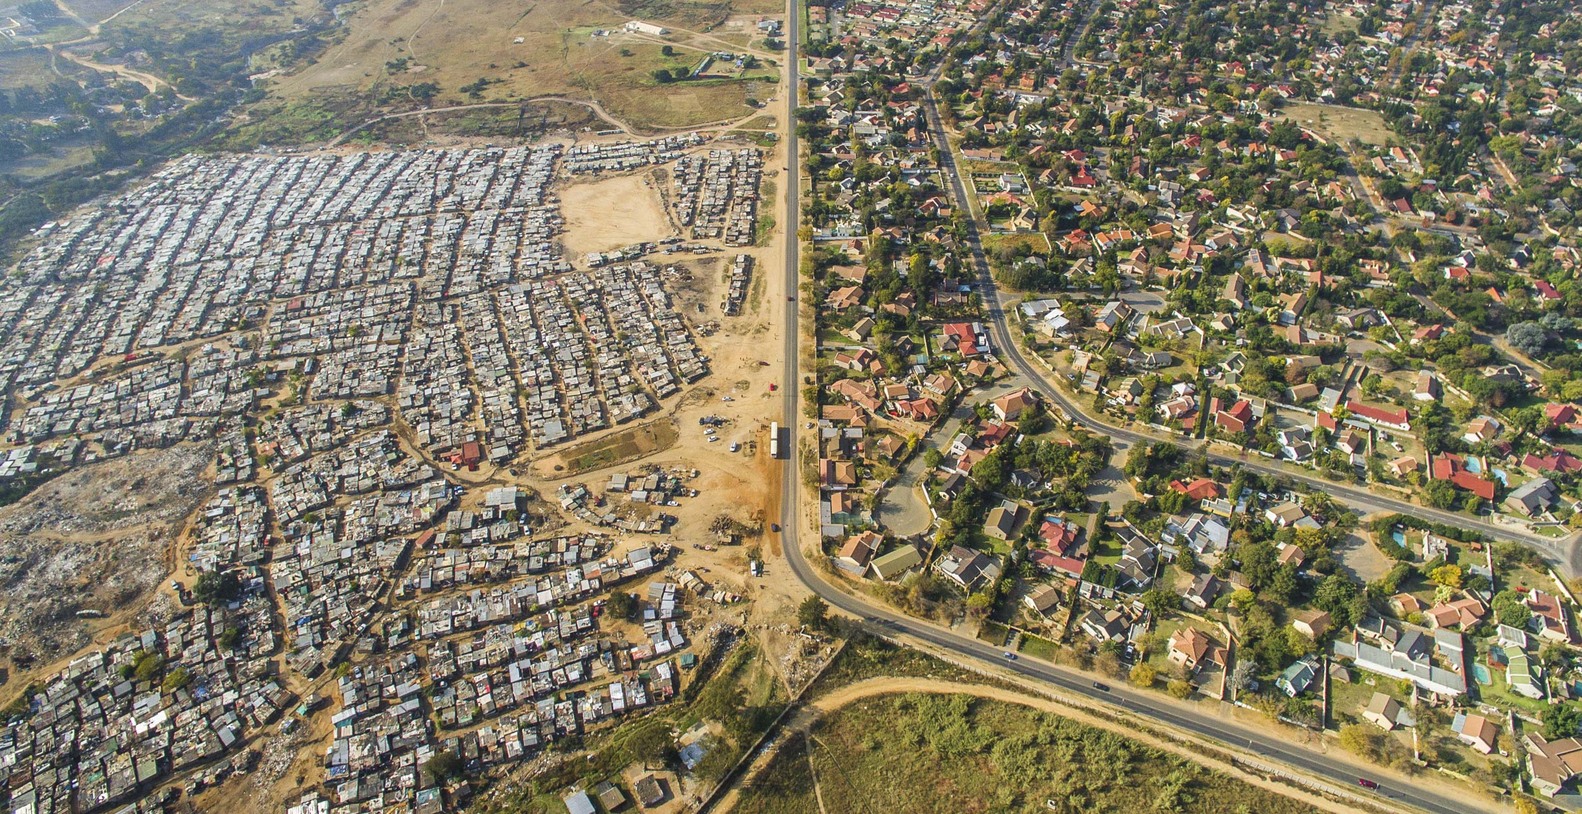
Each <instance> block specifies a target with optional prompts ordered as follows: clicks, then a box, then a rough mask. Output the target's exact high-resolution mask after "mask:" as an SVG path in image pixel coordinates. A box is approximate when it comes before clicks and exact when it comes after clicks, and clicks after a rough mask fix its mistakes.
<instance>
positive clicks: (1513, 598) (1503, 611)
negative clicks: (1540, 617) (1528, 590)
mask: <svg viewBox="0 0 1582 814" xmlns="http://www.w3.org/2000/svg"><path fill="white" fill-rule="evenodd" d="M1491 604H1492V605H1493V606H1494V618H1496V619H1498V620H1499V622H1500V624H1502V625H1510V626H1511V627H1515V628H1521V629H1523V630H1525V629H1526V628H1527V623H1528V621H1530V620H1531V619H1532V618H1533V612H1532V611H1531V610H1530V609H1528V607H1527V603H1526V602H1523V601H1522V598H1521V597H1520V596H1519V595H1517V593H1516V592H1515V591H1512V590H1508V589H1507V590H1504V591H1500V592H1499V593H1497V594H1495V595H1494V601H1493V602H1492V603H1491Z"/></svg>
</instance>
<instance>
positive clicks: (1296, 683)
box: [1274, 656, 1318, 698]
mask: <svg viewBox="0 0 1582 814" xmlns="http://www.w3.org/2000/svg"><path fill="white" fill-rule="evenodd" d="M1317 678H1318V659H1315V658H1313V657H1312V656H1303V657H1302V658H1299V659H1297V660H1296V661H1293V662H1291V664H1290V666H1288V667H1286V668H1285V670H1283V671H1281V673H1280V676H1279V678H1276V679H1275V680H1274V685H1275V686H1276V687H1279V688H1280V691H1281V692H1283V693H1285V694H1286V695H1288V696H1290V697H1292V698H1295V697H1297V696H1298V695H1301V694H1302V693H1304V692H1307V688H1308V687H1311V686H1313V681H1314V680H1315V679H1317Z"/></svg>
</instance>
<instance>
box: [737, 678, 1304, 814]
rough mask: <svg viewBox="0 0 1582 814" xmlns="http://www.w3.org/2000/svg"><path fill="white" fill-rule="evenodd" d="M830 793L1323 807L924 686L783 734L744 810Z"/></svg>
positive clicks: (833, 796)
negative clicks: (922, 690) (926, 691)
mask: <svg viewBox="0 0 1582 814" xmlns="http://www.w3.org/2000/svg"><path fill="white" fill-rule="evenodd" d="M820 798H822V801H823V803H824V805H826V806H827V805H830V804H831V803H832V802H833V801H840V802H839V804H838V810H841V811H886V812H920V814H921V812H937V811H955V812H979V811H983V812H987V811H995V812H1011V811H1015V812H1029V814H1031V812H1048V811H1051V810H1053V811H1056V812H1073V814H1075V812H1082V814H1090V813H1091V812H1136V811H1172V812H1215V814H1219V812H1226V813H1227V814H1229V813H1231V812H1248V813H1249V814H1250V813H1251V812H1259V814H1287V813H1288V812H1289V813H1291V814H1295V812H1306V811H1312V810H1313V809H1312V808H1310V807H1309V806H1306V805H1303V804H1301V803H1299V802H1297V801H1295V800H1292V799H1289V798H1286V797H1282V796H1280V795H1278V794H1275V793H1273V792H1270V791H1266V790H1263V789H1259V788H1256V787H1254V786H1251V785H1247V784H1244V783H1241V782H1238V781H1236V780H1234V779H1232V778H1230V777H1227V776H1225V775H1223V774H1219V773H1217V772H1213V771H1210V770H1209V769H1206V768H1204V767H1201V766H1198V765H1196V764H1194V763H1190V762H1188V761H1186V760H1184V759H1181V758H1178V757H1174V756H1171V755H1168V754H1165V753H1164V752H1161V751H1158V750H1156V749H1152V748H1150V747H1148V746H1145V745H1143V744H1141V743H1138V742H1137V741H1134V740H1130V739H1127V738H1125V737H1122V736H1120V735H1117V734H1115V733H1112V732H1106V731H1102V730H1099V729H1094V728H1092V727H1088V726H1084V725H1082V724H1079V723H1076V722H1073V721H1070V720H1067V719H1064V718H1061V717H1058V716H1055V715H1050V714H1047V713H1042V712H1038V711H1035V710H1032V709H1028V708H1026V707H1022V706H1018V705H1015V704H1009V703H1002V702H998V701H988V700H982V699H976V698H973V697H971V696H967V695H931V694H924V693H908V694H905V695H889V696H880V697H874V698H867V699H864V700H860V701H857V702H855V703H853V704H851V705H850V706H847V707H845V708H843V709H841V710H840V711H839V712H836V713H834V714H833V715H831V716H829V717H827V718H825V719H823V720H822V721H821V722H819V723H818V724H816V725H815V726H814V728H813V729H812V730H811V731H810V732H809V734H808V736H807V737H805V738H803V737H801V736H796V737H794V738H793V739H792V740H791V741H788V742H787V743H786V744H785V746H784V747H783V748H782V749H781V751H780V754H779V755H778V756H777V757H776V758H775V763H774V764H773V765H772V766H771V767H770V768H769V770H768V771H767V772H766V773H765V774H764V775H762V776H761V777H760V778H758V780H757V781H756V782H754V783H753V785H752V786H751V787H750V788H747V789H744V790H743V792H742V796H741V803H740V805H738V806H737V807H736V809H735V810H736V811H738V812H747V813H750V814H767V813H768V812H816V811H820V810H821V808H822V807H821V806H820V805H819V799H820ZM1046 801H1052V805H1050V806H1046ZM829 810H837V809H834V808H832V809H829Z"/></svg>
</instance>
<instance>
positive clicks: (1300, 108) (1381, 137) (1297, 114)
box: [1280, 104, 1393, 145]
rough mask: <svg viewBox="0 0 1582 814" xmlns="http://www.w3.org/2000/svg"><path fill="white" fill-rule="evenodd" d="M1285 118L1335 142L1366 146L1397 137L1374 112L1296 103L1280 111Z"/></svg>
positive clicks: (1381, 117) (1387, 141) (1336, 106)
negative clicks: (1358, 142) (1393, 136)
mask: <svg viewBox="0 0 1582 814" xmlns="http://www.w3.org/2000/svg"><path fill="white" fill-rule="evenodd" d="M1280 112H1281V114H1282V115H1284V116H1286V117H1287V118H1290V119H1293V120H1295V121H1296V123H1297V124H1298V125H1300V126H1302V127H1305V128H1307V129H1309V130H1313V131H1314V132H1316V133H1318V134H1319V135H1321V136H1323V137H1324V138H1327V139H1330V140H1331V141H1339V142H1341V143H1346V142H1349V141H1351V140H1352V139H1357V140H1358V141H1361V142H1362V143H1363V144H1374V145H1379V144H1387V143H1389V141H1390V137H1391V136H1392V135H1393V134H1392V133H1391V132H1390V128H1389V126H1388V125H1386V124H1385V123H1384V117H1383V116H1380V115H1379V114H1378V113H1375V112H1374V111H1372V110H1359V109H1357V108H1354V107H1340V106H1338V105H1310V104H1292V105H1286V106H1285V107H1283V108H1281V109H1280Z"/></svg>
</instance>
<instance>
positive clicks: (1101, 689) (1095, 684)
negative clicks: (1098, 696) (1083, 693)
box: [1093, 681, 1110, 692]
mask: <svg viewBox="0 0 1582 814" xmlns="http://www.w3.org/2000/svg"><path fill="white" fill-rule="evenodd" d="M1093 689H1095V690H1098V691H1099V692H1109V691H1110V685H1108V684H1101V683H1099V682H1097V681H1095V682H1093Z"/></svg>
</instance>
